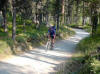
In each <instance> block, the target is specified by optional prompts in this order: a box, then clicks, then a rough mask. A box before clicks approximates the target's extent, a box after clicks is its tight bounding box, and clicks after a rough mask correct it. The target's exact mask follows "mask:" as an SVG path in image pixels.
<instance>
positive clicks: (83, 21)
mask: <svg viewBox="0 0 100 74" xmlns="http://www.w3.org/2000/svg"><path fill="white" fill-rule="evenodd" d="M84 11H85V8H84V1H83V17H82V19H83V20H82V25H83V26H84V25H85V15H84Z"/></svg>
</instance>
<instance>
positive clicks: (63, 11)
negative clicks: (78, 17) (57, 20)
mask: <svg viewBox="0 0 100 74" xmlns="http://www.w3.org/2000/svg"><path fill="white" fill-rule="evenodd" d="M64 13H65V5H64V0H62V24H64Z"/></svg>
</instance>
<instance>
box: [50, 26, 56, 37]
mask: <svg viewBox="0 0 100 74" xmlns="http://www.w3.org/2000/svg"><path fill="white" fill-rule="evenodd" d="M48 33H49V34H50V36H54V35H55V33H56V27H55V26H52V27H51V28H49V30H48Z"/></svg>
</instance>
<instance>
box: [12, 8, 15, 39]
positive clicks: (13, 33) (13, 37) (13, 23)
mask: <svg viewBox="0 0 100 74" xmlns="http://www.w3.org/2000/svg"><path fill="white" fill-rule="evenodd" d="M12 25H13V28H12V39H13V41H15V37H16V8H15V7H13V21H12Z"/></svg>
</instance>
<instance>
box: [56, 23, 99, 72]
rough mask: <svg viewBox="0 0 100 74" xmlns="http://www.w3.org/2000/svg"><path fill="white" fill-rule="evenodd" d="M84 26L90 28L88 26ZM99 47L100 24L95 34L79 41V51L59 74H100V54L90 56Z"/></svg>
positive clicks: (77, 48) (77, 49)
mask: <svg viewBox="0 0 100 74" xmlns="http://www.w3.org/2000/svg"><path fill="white" fill-rule="evenodd" d="M84 28H85V29H90V27H87V26H86V27H84ZM89 32H90V30H89ZM97 47H100V25H99V26H98V29H97V32H96V34H95V36H91V35H90V36H89V37H86V38H84V39H83V40H81V41H80V42H79V43H78V45H77V47H76V51H77V53H76V54H75V55H74V56H73V57H72V59H71V61H70V62H69V63H67V64H66V66H65V69H64V70H63V71H60V72H58V73H57V74H64V73H65V74H66V73H67V74H100V59H99V58H100V54H96V55H93V56H90V54H91V53H92V52H95V51H97Z"/></svg>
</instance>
